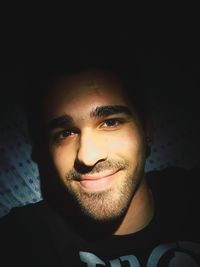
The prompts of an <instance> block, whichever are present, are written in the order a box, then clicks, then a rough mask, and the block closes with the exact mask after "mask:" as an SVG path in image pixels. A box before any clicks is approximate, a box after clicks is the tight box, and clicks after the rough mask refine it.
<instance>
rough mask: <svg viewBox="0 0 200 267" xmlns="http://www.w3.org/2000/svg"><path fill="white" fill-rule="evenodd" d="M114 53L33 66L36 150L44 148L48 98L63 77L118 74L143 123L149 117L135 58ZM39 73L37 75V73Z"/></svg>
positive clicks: (30, 111) (30, 114) (30, 101)
mask: <svg viewBox="0 0 200 267" xmlns="http://www.w3.org/2000/svg"><path fill="white" fill-rule="evenodd" d="M131 59H132V62H131V61H130V60H127V56H123V55H122V54H117V53H113V51H109V52H108V51H107V53H106V52H105V51H103V53H102V51H95V52H94V51H86V52H84V53H83V52H82V53H81V52H80V51H78V52H77V51H76V53H71V55H67V56H65V57H62V58H59V59H54V60H53V59H52V58H51V62H45V63H42V64H41V65H39V64H36V65H33V66H32V68H30V70H29V75H27V77H28V79H27V88H26V92H25V94H24V95H25V97H24V100H25V101H24V104H25V105H24V106H25V112H26V114H27V122H28V130H29V136H30V138H31V141H32V144H33V146H40V145H41V142H42V138H43V133H42V130H43V123H42V120H41V118H42V112H43V111H42V108H43V102H44V98H45V96H46V94H47V92H48V91H49V90H50V89H51V88H52V87H53V85H54V84H55V83H56V82H57V81H58V80H60V79H61V78H62V77H64V76H67V75H71V74H78V73H80V72H82V71H86V70H103V71H108V72H111V73H114V74H115V75H116V76H117V77H118V78H119V80H120V81H121V82H122V84H123V85H124V88H125V89H126V93H127V95H128V97H129V99H131V100H132V103H133V105H134V108H135V109H136V111H137V113H138V115H139V116H140V118H141V120H143V119H144V118H145V117H146V116H147V115H148V114H149V105H148V101H147V97H146V92H145V87H144V86H143V80H142V75H141V72H140V66H139V64H138V63H137V62H136V61H135V59H134V58H133V57H131ZM36 70H37V71H36Z"/></svg>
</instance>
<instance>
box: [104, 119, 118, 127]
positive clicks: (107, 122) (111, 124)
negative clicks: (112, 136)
mask: <svg viewBox="0 0 200 267" xmlns="http://www.w3.org/2000/svg"><path fill="white" fill-rule="evenodd" d="M120 124H122V121H121V120H119V119H108V120H105V121H104V123H103V124H102V126H103V127H117V126H119V125H120Z"/></svg>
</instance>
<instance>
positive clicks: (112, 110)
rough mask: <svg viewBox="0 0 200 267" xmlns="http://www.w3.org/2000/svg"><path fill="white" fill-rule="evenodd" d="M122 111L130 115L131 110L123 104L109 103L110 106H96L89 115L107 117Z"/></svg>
mask: <svg viewBox="0 0 200 267" xmlns="http://www.w3.org/2000/svg"><path fill="white" fill-rule="evenodd" d="M119 113H124V114H126V115H129V116H130V115H131V111H130V109H129V108H128V107H127V106H123V105H111V106H97V107H96V108H95V109H94V110H92V111H91V112H90V117H91V118H93V117H107V116H110V115H114V114H119Z"/></svg>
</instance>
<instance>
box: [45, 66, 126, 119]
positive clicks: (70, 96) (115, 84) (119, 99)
mask: <svg viewBox="0 0 200 267" xmlns="http://www.w3.org/2000/svg"><path fill="white" fill-rule="evenodd" d="M124 89H125V88H124V87H123V85H122V83H121V81H120V80H119V79H118V78H117V77H116V76H115V75H114V74H112V73H108V72H107V73H106V72H103V71H85V72H81V73H79V74H73V75H68V76H65V77H63V78H62V79H61V80H59V81H58V82H57V83H56V84H55V85H54V86H53V88H52V89H51V90H50V92H49V93H48V95H47V97H46V101H45V117H46V120H49V119H52V118H55V117H57V116H60V115H63V114H64V113H67V114H70V115H72V116H76V115H77V112H78V111H79V112H83V113H85V114H86V113H88V112H90V110H91V109H92V108H94V107H95V106H99V105H128V100H127V97H126V95H125V93H124V91H125V90H124ZM79 115H80V114H79Z"/></svg>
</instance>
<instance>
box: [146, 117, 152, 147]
mask: <svg viewBox="0 0 200 267" xmlns="http://www.w3.org/2000/svg"><path fill="white" fill-rule="evenodd" d="M153 129H154V127H153V122H152V119H151V118H145V120H144V134H145V140H146V144H147V145H148V146H151V145H152V144H153V141H154V134H153Z"/></svg>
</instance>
